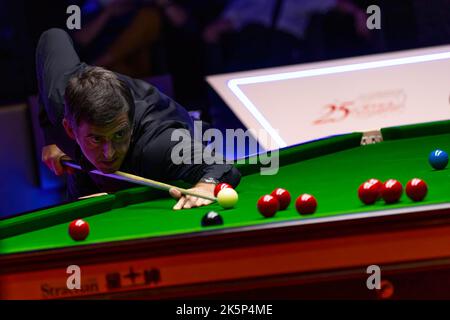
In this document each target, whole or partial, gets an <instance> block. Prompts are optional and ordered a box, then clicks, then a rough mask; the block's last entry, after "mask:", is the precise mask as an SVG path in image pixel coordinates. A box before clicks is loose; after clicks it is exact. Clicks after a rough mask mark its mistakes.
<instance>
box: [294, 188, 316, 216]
mask: <svg viewBox="0 0 450 320" xmlns="http://www.w3.org/2000/svg"><path fill="white" fill-rule="evenodd" d="M295 208H296V209H297V211H298V213H300V214H312V213H314V212H315V211H316V208H317V201H316V199H315V198H314V197H313V196H312V195H310V194H307V193H305V194H302V195H300V196H299V197H298V198H297V200H296V201H295Z"/></svg>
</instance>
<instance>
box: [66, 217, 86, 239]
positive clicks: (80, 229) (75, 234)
mask: <svg viewBox="0 0 450 320" xmlns="http://www.w3.org/2000/svg"><path fill="white" fill-rule="evenodd" d="M69 235H70V237H71V238H72V239H73V240H75V241H82V240H84V239H86V238H87V236H88V235H89V224H88V223H87V222H86V221H84V220H81V219H78V220H74V221H72V222H71V223H70V224H69Z"/></svg>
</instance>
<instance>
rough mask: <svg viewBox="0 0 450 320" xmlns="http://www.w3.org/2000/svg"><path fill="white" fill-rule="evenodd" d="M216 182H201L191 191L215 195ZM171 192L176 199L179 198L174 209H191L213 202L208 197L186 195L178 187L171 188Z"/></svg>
mask: <svg viewBox="0 0 450 320" xmlns="http://www.w3.org/2000/svg"><path fill="white" fill-rule="evenodd" d="M214 188H215V184H213V183H204V182H199V183H197V184H196V185H195V186H194V187H193V188H191V189H189V191H194V192H198V193H202V194H204V195H207V196H210V197H214ZM169 193H170V195H171V196H172V197H174V198H175V199H178V202H177V204H175V206H174V207H173V209H174V210H180V209H190V208H195V207H201V206H206V205H208V204H211V203H212V201H211V200H208V199H203V198H198V197H194V196H191V195H184V194H182V193H181V192H180V191H179V190H177V189H170V190H169Z"/></svg>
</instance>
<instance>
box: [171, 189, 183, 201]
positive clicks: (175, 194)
mask: <svg viewBox="0 0 450 320" xmlns="http://www.w3.org/2000/svg"><path fill="white" fill-rule="evenodd" d="M169 194H170V195H171V196H172V197H173V198H175V199H179V198H181V196H182V193H181V192H180V190H178V189H175V188H170V189H169Z"/></svg>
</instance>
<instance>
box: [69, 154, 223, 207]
mask: <svg viewBox="0 0 450 320" xmlns="http://www.w3.org/2000/svg"><path fill="white" fill-rule="evenodd" d="M61 163H62V164H63V165H65V166H67V167H71V168H74V169H76V170H81V171H83V168H81V166H80V165H78V164H75V163H73V162H71V161H66V160H61ZM89 172H90V173H93V174H96V175H100V176H104V177H109V178H113V179H116V180H122V181H127V182H131V183H136V184H140V185H144V186H150V187H153V188H156V189H160V190H165V191H169V190H170V189H172V188H174V189H177V190H179V191H180V192H181V193H182V194H187V195H191V196H194V197H198V198H203V199H208V200H211V201H216V200H217V198H215V197H211V196H208V195H204V194H202V193H199V192H194V191H191V190H188V189H184V188H180V187H177V186H173V185H170V184H167V183H163V182H159V181H156V180H151V179H147V178H143V177H140V176H136V175H134V174H130V173H126V172H121V171H116V172H114V173H103V172H101V171H100V170H91V171H89Z"/></svg>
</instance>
